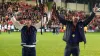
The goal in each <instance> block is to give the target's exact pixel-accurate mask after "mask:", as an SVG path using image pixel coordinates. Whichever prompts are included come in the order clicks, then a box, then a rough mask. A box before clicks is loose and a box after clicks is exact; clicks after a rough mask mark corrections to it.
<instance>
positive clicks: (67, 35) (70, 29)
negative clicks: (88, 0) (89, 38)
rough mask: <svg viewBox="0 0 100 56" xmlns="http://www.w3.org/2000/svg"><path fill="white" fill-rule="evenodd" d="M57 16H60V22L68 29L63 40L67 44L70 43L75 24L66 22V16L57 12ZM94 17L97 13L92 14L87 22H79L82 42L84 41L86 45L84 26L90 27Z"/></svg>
mask: <svg viewBox="0 0 100 56" xmlns="http://www.w3.org/2000/svg"><path fill="white" fill-rule="evenodd" d="M57 16H58V19H59V21H60V22H61V23H62V24H63V25H66V27H67V28H66V30H65V33H64V36H63V40H64V41H65V42H68V41H69V38H70V35H71V32H72V25H73V22H72V21H67V20H65V18H64V16H63V15H59V14H58V12H57ZM94 16H95V13H94V12H92V14H91V16H90V17H89V18H88V19H86V20H85V21H79V22H78V26H77V27H78V29H79V33H80V37H81V41H80V42H82V41H84V43H86V37H85V34H84V26H86V25H88V24H89V23H90V22H91V20H92V19H93V17H94Z"/></svg>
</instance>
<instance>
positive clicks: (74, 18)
mask: <svg viewBox="0 0 100 56" xmlns="http://www.w3.org/2000/svg"><path fill="white" fill-rule="evenodd" d="M78 20H79V17H75V16H73V18H72V21H73V24H74V25H76V24H77V23H78Z"/></svg>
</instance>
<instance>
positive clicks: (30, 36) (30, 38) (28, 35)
mask: <svg viewBox="0 0 100 56" xmlns="http://www.w3.org/2000/svg"><path fill="white" fill-rule="evenodd" d="M36 33H37V30H36V28H35V27H34V26H30V27H29V28H28V27H27V26H24V27H23V28H22V29H21V41H22V46H23V45H34V43H35V42H36Z"/></svg>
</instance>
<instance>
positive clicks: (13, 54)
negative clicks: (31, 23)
mask: <svg viewBox="0 0 100 56" xmlns="http://www.w3.org/2000/svg"><path fill="white" fill-rule="evenodd" d="M62 36H63V33H60V34H59V35H53V34H52V33H43V35H41V34H40V33H37V45H36V53H37V56H64V49H65V46H66V43H65V42H64V41H63V40H62ZM86 38H87V44H86V45H85V48H84V43H80V56H100V32H98V33H86ZM20 39H21V38H20V33H19V32H14V33H11V34H8V33H2V34H0V56H21V48H22V47H21V46H20V42H21V40H20Z"/></svg>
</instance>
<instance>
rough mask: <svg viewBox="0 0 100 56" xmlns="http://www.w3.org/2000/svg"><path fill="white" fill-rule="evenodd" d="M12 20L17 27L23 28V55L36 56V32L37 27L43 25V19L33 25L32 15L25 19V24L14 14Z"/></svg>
mask: <svg viewBox="0 0 100 56" xmlns="http://www.w3.org/2000/svg"><path fill="white" fill-rule="evenodd" d="M11 20H12V22H13V24H14V25H15V27H16V28H18V29H19V30H21V45H22V56H36V50H35V46H36V33H37V29H39V28H40V27H41V21H40V22H39V23H37V24H34V25H32V21H31V18H30V17H27V18H25V19H24V20H25V24H20V23H19V22H18V21H17V20H16V19H15V16H13V17H12V18H11ZM44 22H46V20H44ZM42 24H43V23H42Z"/></svg>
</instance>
